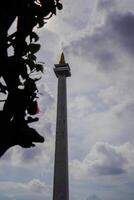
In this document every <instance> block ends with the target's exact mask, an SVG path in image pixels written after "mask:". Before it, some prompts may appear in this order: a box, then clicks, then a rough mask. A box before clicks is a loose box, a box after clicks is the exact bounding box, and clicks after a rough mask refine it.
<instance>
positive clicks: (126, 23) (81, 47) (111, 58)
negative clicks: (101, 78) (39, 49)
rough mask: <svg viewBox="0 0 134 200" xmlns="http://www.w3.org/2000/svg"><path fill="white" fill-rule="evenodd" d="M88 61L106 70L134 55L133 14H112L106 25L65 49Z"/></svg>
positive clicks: (108, 17) (86, 34)
mask: <svg viewBox="0 0 134 200" xmlns="http://www.w3.org/2000/svg"><path fill="white" fill-rule="evenodd" d="M65 51H66V52H67V53H70V52H71V53H73V54H74V55H76V56H80V57H82V58H84V59H86V60H87V61H90V62H95V63H98V64H99V66H101V67H102V68H104V69H111V67H112V68H113V67H114V66H117V65H119V64H120V63H119V59H120V57H121V56H122V55H124V54H126V53H127V55H129V56H132V55H133V53H134V15H133V14H132V13H130V12H129V13H125V14H120V13H116V12H113V13H110V14H109V15H108V16H107V18H106V20H105V23H104V25H102V26H101V27H99V28H96V29H94V32H93V34H90V33H89V32H87V33H85V35H84V36H83V37H81V38H79V39H78V40H76V41H72V42H71V44H70V45H69V46H68V47H66V48H65Z"/></svg>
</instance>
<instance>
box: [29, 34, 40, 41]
mask: <svg viewBox="0 0 134 200" xmlns="http://www.w3.org/2000/svg"><path fill="white" fill-rule="evenodd" d="M32 40H34V42H37V41H38V40H39V36H38V35H37V34H36V33H35V32H31V34H30V42H32Z"/></svg>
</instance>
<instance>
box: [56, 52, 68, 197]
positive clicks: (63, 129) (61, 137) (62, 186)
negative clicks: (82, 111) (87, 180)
mask: <svg viewBox="0 0 134 200" xmlns="http://www.w3.org/2000/svg"><path fill="white" fill-rule="evenodd" d="M54 72H55V74H56V76H57V78H58V97H57V124H56V142H55V163H54V184H53V200H69V180H68V135H67V91H66V78H67V77H69V76H71V73H70V67H69V65H68V64H67V63H65V59H64V54H63V53H62V54H61V59H60V62H59V64H56V65H55V68H54Z"/></svg>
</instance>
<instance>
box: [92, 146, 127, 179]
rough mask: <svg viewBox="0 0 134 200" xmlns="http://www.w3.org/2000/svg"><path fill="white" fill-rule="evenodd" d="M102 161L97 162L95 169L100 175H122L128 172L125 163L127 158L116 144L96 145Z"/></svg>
mask: <svg viewBox="0 0 134 200" xmlns="http://www.w3.org/2000/svg"><path fill="white" fill-rule="evenodd" d="M95 149H96V152H97V154H98V155H99V158H100V159H101V162H96V164H95V165H94V167H93V170H94V172H95V173H97V174H98V175H120V174H123V173H126V171H125V170H124V165H125V164H126V163H127V159H126V158H125V157H124V156H123V154H122V153H120V152H119V151H118V150H117V149H116V148H115V147H114V146H111V145H109V144H106V143H98V144H97V145H96V146H95Z"/></svg>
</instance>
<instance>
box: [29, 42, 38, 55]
mask: <svg viewBox="0 0 134 200" xmlns="http://www.w3.org/2000/svg"><path fill="white" fill-rule="evenodd" d="M28 50H29V51H30V52H31V54H34V53H37V52H38V51H39V50H40V44H33V43H31V44H29V47H28Z"/></svg>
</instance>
